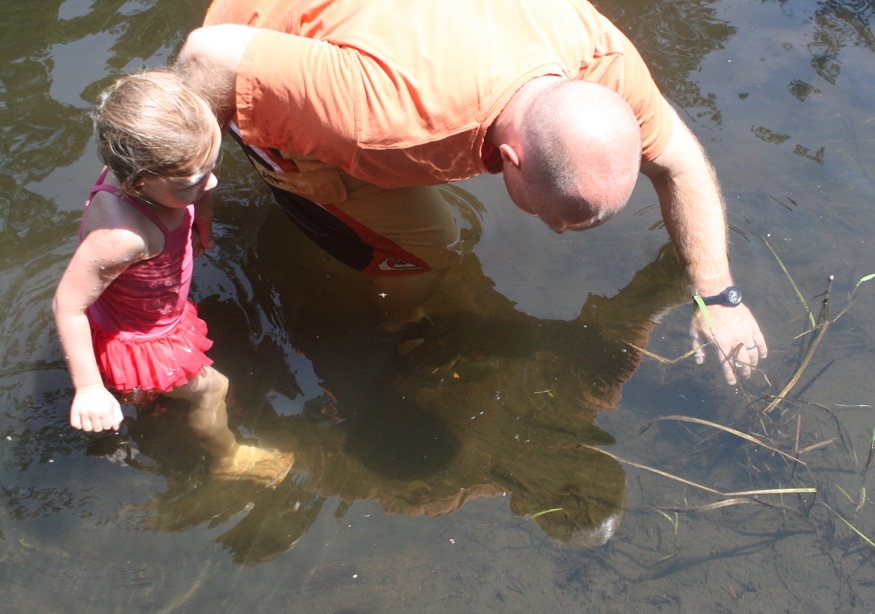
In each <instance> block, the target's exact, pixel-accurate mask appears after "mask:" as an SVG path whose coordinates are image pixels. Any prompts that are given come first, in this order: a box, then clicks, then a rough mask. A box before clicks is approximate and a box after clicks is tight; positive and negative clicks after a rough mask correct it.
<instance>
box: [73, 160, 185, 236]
mask: <svg viewBox="0 0 875 614" xmlns="http://www.w3.org/2000/svg"><path fill="white" fill-rule="evenodd" d="M107 174H109V168H106V167H104V169H103V172H102V173H100V176H99V177H98V178H97V181H96V182H95V183H94V186H93V187H92V188H91V194H90V195H89V196H88V204H89V205H90V204H91V199H92V198H94V195H95V194H96V193H97V192H109V193H110V194H112V195H113V196H116V197H118V198H121V199H122V200H123V201H125V202H126V203H128V204H129V205H131V206H132V207H134V208H135V209H136V210H137V211H139V212H141V213H142V214H143V215H145V216H146V217H148V218H149V219H150V220H152V222H153V223H154V224H155V225H156V226H157V227H158V229H159V230H160V231H161V232H163V233H164V235H165V236H166V235H167V234H169V233H170V229H169V228H167V225H166V224H165V223H164V222H163V221H162V220H161V218H159V217H158V216H157V215H156V214H155V212H154V211H152V210H151V209H150V208H149V207H147V206H146V205H144V204H143V203H141V202H140V201H138V200H137V199H136V198H134V197H132V196H128V195H127V194H121V195H120V194H119V189H118V188H117V187H115V186H114V185H109V184H107V183H103V182H104V180H105V179H106V176H107ZM86 208H87V207H86Z"/></svg>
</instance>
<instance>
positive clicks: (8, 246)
mask: <svg viewBox="0 0 875 614" xmlns="http://www.w3.org/2000/svg"><path fill="white" fill-rule="evenodd" d="M206 4H207V3H206V2H204V1H199V2H185V3H179V2H171V1H170V0H154V1H145V0H144V1H135V0H129V1H127V2H121V1H114V0H100V1H97V2H89V1H85V0H68V1H65V2H58V1H49V0H34V1H33V2H28V3H24V2H13V1H7V2H5V3H4V6H3V8H4V14H5V15H6V18H5V19H6V20H5V22H4V23H5V27H4V36H3V39H2V42H0V74H2V81H0V83H2V86H0V87H2V89H0V119H2V122H0V125H2V126H3V128H2V138H0V185H2V188H3V189H2V194H3V196H2V198H0V207H2V209H0V211H2V217H0V220H2V227H0V232H2V241H0V259H2V267H0V287H2V290H3V292H2V295H0V296H2V298H0V301H2V311H0V313H2V318H3V322H2V326H0V347H2V357H0V436H2V439H0V562H2V565H0V580H2V586H3V597H4V601H5V603H4V606H5V607H6V608H8V609H9V610H10V611H18V610H24V609H25V608H26V609H28V610H31V611H61V610H63V611H83V612H85V611H87V612H95V611H96V612H102V611H121V610H128V611H130V610H134V611H172V612H176V611H202V610H211V611H222V612H231V611H239V610H241V609H250V610H253V609H254V610H257V611H262V610H267V609H274V610H280V611H337V612H339V611H350V612H352V611H355V612H391V611H406V610H418V611H425V612H433V611H434V612H436V611H472V612H481V611H489V610H499V611H513V612H516V611H530V610H533V609H537V610H538V611H553V610H559V609H560V608H561V609H570V608H576V609H581V608H584V609H586V610H593V611H606V612H607V611H618V612H619V611H623V612H627V611H641V612H649V611H684V612H688V611H775V610H788V611H789V610H792V611H798V612H809V611H811V612H822V611H851V610H860V611H868V610H871V609H872V608H873V607H875V595H873V589H872V586H873V582H875V573H873V558H872V552H873V548H872V546H870V545H869V544H867V543H866V541H865V540H864V539H863V538H862V537H861V536H860V535H858V534H857V533H855V532H854V531H853V530H852V529H851V528H849V526H848V524H847V523H850V524H851V525H853V526H854V527H855V528H856V529H857V530H859V531H860V532H861V533H863V534H865V535H868V536H870V537H871V536H873V535H875V515H873V511H872V510H873V504H872V503H871V502H869V501H868V500H866V499H865V498H863V496H862V494H863V493H864V489H865V487H867V486H868V485H869V482H870V481H871V480H870V479H869V478H868V476H867V471H866V469H867V457H868V454H869V450H870V440H871V436H872V432H873V428H875V420H873V418H872V415H873V413H872V408H871V407H870V406H869V404H870V403H871V399H872V397H873V392H875V390H873V389H875V383H873V382H875V378H873V366H872V365H873V348H875V346H873V341H872V335H873V333H875V331H873V325H872V323H871V318H869V317H868V316H869V315H870V314H871V313H872V305H873V301H875V286H873V285H872V284H875V282H869V283H863V284H862V285H861V286H860V287H859V288H858V289H857V291H856V293H855V295H854V298H853V300H850V298H849V295H850V293H851V292H852V291H853V290H854V286H855V284H856V283H857V281H858V280H860V279H861V278H864V276H866V275H868V274H871V273H875V258H873V247H872V244H871V236H872V235H873V231H875V209H873V202H875V183H873V180H872V168H873V164H875V111H873V107H872V104H871V101H872V100H873V99H875V76H873V67H875V61H873V60H875V58H873V51H875V36H873V32H872V23H873V19H875V11H873V8H872V5H871V3H869V2H864V1H862V0H860V1H857V2H854V1H850V0H846V1H829V2H820V1H816V0H796V1H769V0H766V1H759V2H756V1H730V0H721V1H714V2H705V1H693V0H674V1H668V0H663V1H658V2H619V1H615V0H610V1H607V0H606V1H603V2H600V3H599V6H600V8H601V9H602V10H603V11H604V12H605V13H606V14H607V15H609V16H610V17H612V18H613V19H615V21H616V22H617V23H618V25H620V27H621V28H622V29H623V30H624V31H626V32H627V33H628V34H629V36H630V37H631V38H632V39H633V40H634V41H636V43H637V44H638V46H639V48H640V50H641V52H642V54H643V55H644V57H645V59H646V60H647V61H648V62H649V63H650V65H651V68H652V71H653V74H654V77H655V78H656V80H657V82H658V83H659V84H660V85H661V87H662V88H663V90H664V91H665V92H666V94H667V95H668V96H669V97H670V99H671V100H672V102H673V104H674V105H675V106H676V108H677V109H678V110H679V112H680V113H681V115H682V116H683V117H684V118H685V119H686V120H687V121H688V122H689V123H690V125H691V127H692V128H693V130H694V131H695V133H696V134H697V136H698V137H699V138H700V140H701V141H702V143H703V145H704V146H705V147H706V149H707V150H708V153H709V155H710V156H711V159H712V161H713V163H714V165H715V167H716V169H717V171H718V174H719V176H720V179H721V182H722V185H723V188H724V192H725V195H726V199H727V204H728V208H729V211H728V216H729V222H730V226H731V239H732V253H731V255H732V261H733V267H734V270H735V272H736V276H737V277H738V280H739V282H740V283H741V284H742V285H743V287H744V290H745V296H746V297H747V302H748V303H749V304H750V305H751V307H752V308H753V309H754V311H755V313H756V315H757V316H758V318H759V320H760V323H761V325H762V327H763V330H764V332H765V334H766V336H767V338H768V340H769V344H770V356H769V358H768V360H767V361H766V362H765V363H764V364H763V370H762V371H761V372H760V373H757V374H755V376H754V377H753V378H752V380H751V381H750V382H745V383H744V384H743V386H740V387H737V388H730V387H727V386H726V385H725V384H724V383H723V382H722V378H721V376H720V373H719V371H718V369H717V368H716V366H715V365H714V364H713V361H712V362H710V363H708V364H707V365H706V366H704V367H696V366H695V365H694V364H693V363H692V362H691V360H689V359H685V360H679V361H676V362H672V361H673V360H674V359H675V358H677V357H679V356H682V355H683V354H684V353H685V352H686V351H687V350H688V349H689V342H688V340H687V335H686V327H687V322H688V318H689V314H690V307H689V305H688V299H687V297H686V288H685V284H684V280H683V278H682V275H681V273H680V271H679V270H678V267H677V264H676V262H675V261H674V259H673V257H672V254H671V251H670V249H668V248H667V247H666V242H667V236H666V233H665V230H664V228H663V227H662V224H661V221H660V217H659V212H658V207H657V206H656V199H655V195H654V194H653V192H652V190H651V188H650V187H649V185H647V182H646V181H642V182H641V183H640V185H639V186H638V188H637V190H636V192H635V194H634V195H633V199H632V201H631V202H630V205H629V207H628V208H627V209H626V211H624V212H623V213H622V214H621V215H620V216H619V217H618V218H617V219H616V220H615V221H612V222H611V223H610V224H608V225H606V226H604V227H602V228H598V229H595V230H592V231H589V232H586V233H584V234H576V235H575V234H566V235H563V236H561V237H559V236H556V235H554V234H553V233H552V232H550V231H549V230H548V229H546V228H545V227H543V226H542V225H541V224H540V223H539V222H537V221H536V220H533V219H530V218H527V217H525V216H524V215H522V214H521V213H519V212H517V211H516V210H515V209H514V208H513V207H512V205H511V203H510V201H509V200H508V199H507V196H506V194H505V192H504V189H503V187H502V185H501V182H500V180H499V179H497V178H495V177H483V178H478V179H475V180H472V181H468V182H463V183H461V184H459V185H456V186H452V187H449V188H447V190H446V194H447V197H448V198H449V199H450V200H451V201H452V202H453V203H454V204H455V206H456V210H457V215H458V220H459V224H460V226H461V227H462V229H463V235H462V242H461V244H460V246H459V249H460V250H461V251H463V252H464V254H465V256H464V258H463V260H462V264H461V265H460V266H459V267H457V268H456V269H455V270H453V271H452V272H451V273H450V275H449V276H448V278H447V279H446V280H444V283H443V285H442V288H441V291H440V292H439V293H437V294H436V295H435V297H434V298H433V299H432V300H431V301H430V303H429V305H428V308H429V311H430V313H432V314H434V315H435V316H436V322H437V326H436V327H435V330H434V331H433V332H432V333H430V334H431V335H432V337H431V341H433V343H432V344H431V345H429V349H428V351H426V352H422V353H421V354H420V355H418V356H417V357H416V360H410V361H399V359H398V358H397V356H396V355H395V351H394V349H395V348H394V341H395V340H393V339H391V338H388V337H386V336H385V335H382V334H380V333H378V332H377V331H376V330H375V327H374V325H373V320H372V318H371V316H370V314H369V312H368V309H367V306H366V302H365V300H364V297H363V295H362V294H361V292H360V284H361V282H360V280H359V279H358V278H357V277H356V275H354V274H352V273H351V272H350V271H348V270H346V269H344V268H343V267H342V266H340V265H338V264H337V263H335V262H333V261H332V260H330V259H329V258H328V257H326V256H324V255H323V254H321V253H320V252H319V250H318V249H317V248H315V247H314V246H313V245H312V244H310V243H308V242H307V241H306V239H304V238H302V237H301V236H300V235H299V234H298V233H297V231H296V230H295V229H294V228H293V226H292V225H291V223H289V222H288V221H287V220H286V219H285V218H284V217H283V215H282V214H281V213H280V212H279V210H278V209H277V208H276V207H275V206H273V205H272V204H271V202H270V197H269V195H268V193H267V191H266V190H265V189H264V187H263V186H262V185H260V184H259V183H258V180H257V179H256V178H255V177H254V176H253V174H252V173H251V172H250V169H249V168H248V165H247V163H246V162H245V161H244V160H242V158H241V157H240V155H239V154H238V153H237V152H236V151H235V150H234V149H233V147H231V146H230V145H229V144H226V148H225V149H226V151H225V155H224V158H223V162H222V168H221V177H220V178H221V181H222V186H221V187H220V188H219V190H218V193H217V219H216V233H217V238H218V247H217V249H216V250H214V251H212V252H210V253H209V254H208V255H206V256H205V257H204V258H202V259H200V261H199V262H198V264H197V269H196V279H195V285H194V288H193V298H195V299H196V300H197V302H199V304H200V305H201V309H202V313H203V315H204V317H205V319H206V320H207V321H208V323H209V326H210V331H211V336H212V337H213V338H214V339H215V340H216V345H215V348H214V350H213V351H212V355H213V358H214V359H215V361H216V364H217V366H218V367H219V368H220V370H222V371H223V372H225V373H226V374H227V375H228V376H229V377H230V379H231V382H232V387H233V403H232V409H233V412H232V422H233V426H234V428H235V429H236V430H237V432H238V436H239V437H240V438H241V439H243V438H249V439H253V440H258V441H261V442H263V443H265V444H267V445H273V446H277V447H280V448H283V449H293V450H295V451H296V452H297V453H298V456H299V461H300V462H299V465H298V467H297V472H296V474H295V475H294V476H293V477H292V478H291V479H289V480H288V481H287V482H286V483H284V484H283V485H281V486H280V487H278V488H277V489H275V490H274V489H268V490H264V489H259V488H256V487H253V486H246V485H233V484H231V485H229V484H226V483H221V484H220V483H215V482H212V481H210V480H208V479H206V478H205V476H204V472H203V467H202V459H201V458H200V456H199V453H198V452H197V448H196V446H195V445H194V444H193V442H192V441H191V440H190V438H189V437H188V436H187V434H186V431H185V429H184V427H183V426H182V425H183V423H184V418H183V412H184V408H183V407H178V406H173V405H171V404H167V407H165V408H164V409H166V410H167V411H163V412H155V413H152V414H149V415H141V416H139V417H135V416H134V415H133V414H131V416H130V418H131V420H129V423H128V424H127V425H126V428H125V429H124V430H123V432H122V433H121V434H119V435H118V436H113V437H106V436H105V437H95V436H93V435H86V434H83V433H78V432H74V431H72V430H71V429H70V428H69V427H68V425H67V412H68V408H69V401H70V398H71V389H70V384H69V378H68V376H67V373H66V368H65V364H64V361H63V356H62V355H61V352H60V349H59V347H58V343H57V338H56V335H55V332H54V327H53V324H52V321H51V312H50V301H51V296H52V294H53V292H54V286H55V284H56V283H57V280H58V278H59V276H60V274H61V271H62V270H63V267H64V266H65V264H66V261H67V259H68V258H69V256H70V254H71V253H72V251H73V249H74V248H75V233H76V227H77V224H78V219H79V215H80V212H81V203H82V201H83V199H84V197H85V196H86V194H87V192H88V189H89V188H90V186H91V184H92V183H93V181H94V178H95V176H96V173H97V171H98V167H97V163H96V159H95V156H94V147H93V142H92V140H91V137H90V125H89V120H88V112H89V109H90V106H91V102H92V101H93V99H94V98H95V96H96V94H97V93H98V92H99V91H100V89H101V88H103V87H105V86H106V85H108V84H109V83H110V82H111V80H112V79H113V78H114V77H115V76H117V75H119V74H120V73H122V72H125V71H132V70H139V69H142V68H144V67H147V66H159V65H162V64H165V63H166V62H167V61H169V59H170V58H171V57H172V55H173V53H174V52H175V50H176V49H177V48H178V46H179V44H180V42H181V41H182V40H183V38H184V36H185V34H186V32H188V31H189V30H190V29H191V28H193V27H196V26H197V24H198V23H199V21H200V19H201V16H202V14H203V11H204V10H205V7H206ZM784 269H786V273H785V270H784ZM830 275H832V276H834V281H833V282H832V285H831V288H830V290H831V291H830V294H829V299H830V300H829V305H830V315H829V317H830V318H832V319H835V320H834V322H832V323H831V324H830V326H829V328H828V330H827V332H826V333H825V334H824V335H823V337H822V338H820V341H819V344H818V345H817V347H816V348H815V351H814V353H813V354H812V357H811V358H810V360H809V361H808V362H807V363H805V364H806V370H805V372H804V374H803V375H802V377H801V378H800V379H799V381H798V383H797V384H796V386H795V387H794V388H793V390H792V391H791V393H790V395H789V398H787V399H786V400H785V401H784V402H782V403H781V404H780V405H779V406H778V407H777V408H776V409H774V410H773V411H770V412H768V413H764V409H765V408H766V406H767V405H768V404H769V402H770V401H771V400H772V399H773V398H774V396H775V395H776V394H778V392H779V391H780V390H781V389H782V388H783V387H784V386H785V384H786V383H787V382H788V381H789V380H790V378H791V377H792V376H793V375H794V373H795V372H796V371H797V370H798V369H799V367H800V364H802V363H803V361H804V359H805V358H806V355H807V352H808V351H809V349H810V344H811V342H812V340H813V339H815V337H816V335H817V333H816V332H815V333H808V334H805V335H803V336H801V337H800V335H801V334H802V333H805V332H806V330H808V329H809V328H810V322H809V318H808V317H807V315H806V311H805V305H804V304H803V301H801V300H800V299H799V296H798V295H797V290H796V288H798V294H800V295H801V296H802V297H803V298H804V301H805V304H807V305H808V306H809V307H810V308H811V309H812V311H813V312H814V316H815V317H816V316H818V314H819V310H820V305H821V301H822V298H823V296H822V293H823V292H824V290H825V289H826V288H827V285H828V284H827V278H828V277H829V276H830ZM790 278H792V282H791V281H790ZM794 284H795V286H796V288H794ZM644 347H646V349H647V351H648V352H650V353H652V354H656V355H658V356H660V357H663V359H664V360H658V359H656V358H653V357H651V356H650V355H644V354H642V352H641V351H640V350H639V349H636V348H644ZM469 357H473V358H475V361H474V362H466V360H467V358H469ZM323 388H326V389H329V390H331V391H332V393H333V394H335V395H336V397H337V399H338V404H339V407H340V411H341V413H342V415H343V417H345V418H346V422H344V423H342V424H341V425H337V426H333V427H330V428H325V425H324V424H323V423H322V422H321V421H319V420H317V419H314V417H313V416H312V415H310V414H308V412H307V411H305V407H306V406H307V403H308V402H310V401H313V400H314V399H318V397H319V396H320V395H321V394H322V389H323ZM668 416H684V417H690V418H698V419H702V420H708V421H711V422H713V423H715V424H719V425H721V426H724V427H731V428H733V429H737V430H739V431H742V432H744V433H747V434H749V435H751V436H754V437H757V438H758V439H760V440H761V441H763V442H764V443H765V444H768V446H770V447H772V448H775V449H777V450H780V451H781V452H784V453H786V454H789V455H791V456H792V455H794V454H797V453H799V454H800V455H799V459H800V461H802V462H793V461H790V460H788V459H787V458H786V457H784V456H782V455H781V454H779V453H777V452H775V451H774V450H772V449H769V447H766V446H764V445H756V444H753V443H751V442H750V441H748V440H744V439H742V438H740V437H736V436H733V435H731V434H729V433H727V432H725V431H723V430H719V429H716V428H713V427H708V426H705V425H701V424H691V423H685V422H680V421H678V420H674V419H672V420H664V421H657V422H653V421H654V420H655V419H657V418H660V417H668ZM646 426H649V428H646V429H645V428H644V427H646ZM598 449H601V450H603V451H605V452H609V453H610V454H611V455H613V456H608V455H606V454H604V453H602V452H599V451H597V450H598ZM800 451H801V452H800ZM614 457H616V458H618V459H621V460H616V459H615V458H614ZM803 463H804V464H803ZM648 468H650V469H657V470H659V471H662V472H664V473H663V474H658V473H655V472H653V471H651V470H648ZM669 476H675V477H676V478H682V479H683V480H686V482H681V481H679V480H676V479H672V478H671V477H669ZM696 484H698V485H701V486H706V487H707V488H710V489H712V490H713V491H718V492H717V493H715V492H708V491H706V490H704V489H703V488H701V487H697V486H696ZM781 488H807V489H816V490H817V493H816V495H812V494H810V493H805V494H800V495H797V494H784V495H780V494H778V495H760V496H758V497H756V498H754V497H749V498H745V497H738V496H729V495H722V494H719V493H734V492H739V491H749V490H757V489H781ZM721 501H728V502H729V503H730V504H727V505H726V506H724V507H714V506H713V504H715V503H718V502H721ZM707 506H712V507H707ZM842 518H843V519H844V520H842ZM845 521H847V523H846V522H845ZM604 542H606V543H604Z"/></svg>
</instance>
